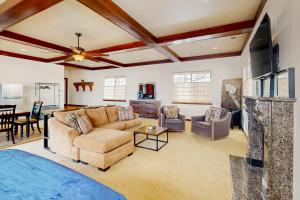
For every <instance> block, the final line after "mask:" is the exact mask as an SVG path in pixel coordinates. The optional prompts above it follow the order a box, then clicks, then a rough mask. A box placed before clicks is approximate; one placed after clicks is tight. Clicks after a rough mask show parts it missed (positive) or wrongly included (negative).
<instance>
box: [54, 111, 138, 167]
mask: <svg viewBox="0 0 300 200" xmlns="http://www.w3.org/2000/svg"><path fill="white" fill-rule="evenodd" d="M72 112H76V113H78V114H79V115H86V116H87V117H88V118H89V119H90V121H91V123H92V125H93V127H94V129H93V130H92V131H91V132H90V133H88V134H81V135H80V134H79V132H78V131H77V130H75V129H74V128H71V127H69V126H68V125H67V124H68V123H67V120H66V115H67V113H68V112H63V111H62V112H54V117H52V118H51V119H49V147H50V150H51V151H53V152H55V153H57V154H60V155H63V156H66V157H69V158H71V159H73V160H74V161H76V162H79V161H81V162H83V163H88V164H91V165H93V166H95V167H98V169H99V170H101V171H106V170H107V169H108V168H109V167H110V166H111V165H113V164H114V163H116V162H117V161H119V160H120V159H122V158H124V157H126V156H128V155H131V154H132V153H133V151H134V143H133V133H132V130H133V129H134V128H136V127H137V126H140V125H141V124H142V121H141V120H140V119H139V118H138V116H137V115H135V118H134V119H133V120H129V121H119V120H118V114H117V107H116V106H110V107H99V108H87V109H80V110H76V111H72Z"/></svg>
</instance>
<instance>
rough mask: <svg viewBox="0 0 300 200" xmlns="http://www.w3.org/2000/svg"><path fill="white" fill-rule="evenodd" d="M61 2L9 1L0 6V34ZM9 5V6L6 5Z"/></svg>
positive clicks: (37, 0) (38, 0)
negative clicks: (1, 8) (0, 8)
mask: <svg viewBox="0 0 300 200" xmlns="http://www.w3.org/2000/svg"><path fill="white" fill-rule="evenodd" d="M61 1H62V0H47V1H45V0H18V1H16V0H9V1H5V2H4V3H3V4H1V7H3V8H4V9H3V10H0V11H1V12H0V32H1V31H3V30H5V29H7V28H9V27H11V26H13V25H15V24H17V23H19V22H21V21H23V20H25V19H26V18H28V17H30V16H32V15H35V14H37V13H39V12H41V11H43V10H46V9H48V8H50V7H51V6H54V5H55V4H57V3H59V2H61ZM8 4H10V5H8Z"/></svg>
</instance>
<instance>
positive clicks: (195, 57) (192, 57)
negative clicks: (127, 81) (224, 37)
mask: <svg viewBox="0 0 300 200" xmlns="http://www.w3.org/2000/svg"><path fill="white" fill-rule="evenodd" d="M241 53H242V52H241V51H235V52H229V53H219V54H209V55H201V56H191V57H183V58H181V61H182V62H187V61H196V60H208V59H216V58H226V57H234V56H240V55H241ZM165 63H172V61H171V60H169V59H164V60H155V61H148V62H139V63H129V64H125V67H137V66H143V65H156V64H165Z"/></svg>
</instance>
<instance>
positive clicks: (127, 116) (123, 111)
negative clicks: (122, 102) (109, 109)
mask: <svg viewBox="0 0 300 200" xmlns="http://www.w3.org/2000/svg"><path fill="white" fill-rule="evenodd" d="M118 117H119V121H126V120H132V119H134V115H133V109H132V106H128V107H118Z"/></svg>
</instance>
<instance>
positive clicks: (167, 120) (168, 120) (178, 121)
mask: <svg viewBox="0 0 300 200" xmlns="http://www.w3.org/2000/svg"><path fill="white" fill-rule="evenodd" d="M165 124H182V120H181V119H166V120H165Z"/></svg>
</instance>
